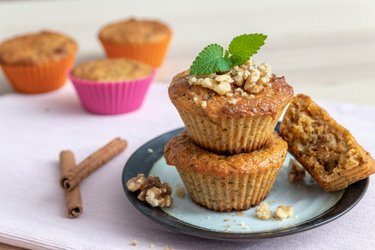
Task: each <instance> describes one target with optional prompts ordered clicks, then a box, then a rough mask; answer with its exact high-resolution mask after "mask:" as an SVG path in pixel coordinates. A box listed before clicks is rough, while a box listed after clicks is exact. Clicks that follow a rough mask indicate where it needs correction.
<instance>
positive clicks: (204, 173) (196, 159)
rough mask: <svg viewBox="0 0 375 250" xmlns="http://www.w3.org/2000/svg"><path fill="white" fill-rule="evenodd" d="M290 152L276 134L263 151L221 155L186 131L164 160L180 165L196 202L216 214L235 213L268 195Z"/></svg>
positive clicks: (169, 145) (166, 151)
mask: <svg viewBox="0 0 375 250" xmlns="http://www.w3.org/2000/svg"><path fill="white" fill-rule="evenodd" d="M287 149H288V146H287V143H286V142H285V141H284V140H282V139H281V137H279V136H278V135H277V134H276V133H274V134H273V135H272V140H270V143H269V144H268V145H267V146H265V147H264V148H263V149H261V150H258V151H253V152H251V153H243V154H237V155H231V156H226V155H217V154H215V153H212V152H209V151H207V150H205V149H203V148H201V147H199V146H198V145H196V144H195V143H194V142H193V141H192V140H191V139H190V138H189V137H188V135H187V133H186V132H183V133H181V134H179V135H177V136H175V137H174V138H172V139H171V140H170V141H169V142H168V143H167V145H166V146H165V149H164V157H165V159H166V161H167V163H168V164H169V165H173V166H176V168H177V170H178V172H179V174H180V176H181V178H182V180H183V182H184V184H185V186H186V188H187V190H188V191H189V194H190V197H191V198H192V200H193V201H194V202H196V203H198V204H200V205H202V206H204V207H206V208H208V209H212V210H215V211H231V210H245V209H248V208H250V207H251V206H255V205H257V204H259V203H260V202H261V201H262V200H263V199H264V198H265V197H266V196H267V194H268V193H269V191H270V190H271V188H272V185H273V183H274V181H275V179H276V176H277V174H278V172H279V170H280V169H281V166H282V164H283V162H284V159H285V157H286V154H287Z"/></svg>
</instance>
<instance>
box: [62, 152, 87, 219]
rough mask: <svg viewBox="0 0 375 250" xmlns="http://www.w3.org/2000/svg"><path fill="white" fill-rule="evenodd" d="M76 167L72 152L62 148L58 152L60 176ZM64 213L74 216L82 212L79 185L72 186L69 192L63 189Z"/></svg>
mask: <svg viewBox="0 0 375 250" xmlns="http://www.w3.org/2000/svg"><path fill="white" fill-rule="evenodd" d="M75 167H76V162H75V159H74V154H73V152H72V151H70V150H64V151H61V153H60V171H61V176H64V175H66V173H68V172H69V171H70V170H71V169H74V168H75ZM65 204H66V213H67V215H68V217H70V218H76V217H78V216H79V215H80V214H81V213H82V199H81V191H80V189H79V186H76V187H75V188H73V189H72V190H71V191H70V192H68V191H65Z"/></svg>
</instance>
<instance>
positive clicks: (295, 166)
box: [288, 159, 306, 183]
mask: <svg viewBox="0 0 375 250" xmlns="http://www.w3.org/2000/svg"><path fill="white" fill-rule="evenodd" d="M305 175H306V170H305V169H304V168H303V167H302V165H301V164H300V163H299V162H298V161H296V160H295V159H291V160H290V161H289V174H288V180H289V182H292V183H293V182H298V181H302V180H303V178H304V177H305Z"/></svg>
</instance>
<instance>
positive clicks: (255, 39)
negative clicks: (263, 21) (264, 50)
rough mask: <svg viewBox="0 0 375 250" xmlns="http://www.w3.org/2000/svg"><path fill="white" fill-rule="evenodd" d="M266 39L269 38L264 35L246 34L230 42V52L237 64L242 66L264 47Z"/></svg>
mask: <svg viewBox="0 0 375 250" xmlns="http://www.w3.org/2000/svg"><path fill="white" fill-rule="evenodd" d="M266 38H267V36H266V35H263V34H245V35H240V36H237V37H235V38H233V40H232V41H231V42H230V44H229V48H228V51H229V53H231V55H232V57H233V58H234V60H235V63H238V62H239V63H240V64H242V63H244V62H246V61H247V60H248V59H249V58H250V57H251V56H252V55H254V54H256V53H257V52H258V50H259V49H260V47H262V46H263V45H264V41H265V40H266ZM236 65H239V64H236ZM233 66H235V65H233Z"/></svg>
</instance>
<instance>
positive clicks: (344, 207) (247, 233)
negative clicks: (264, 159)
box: [122, 128, 369, 241]
mask: <svg viewBox="0 0 375 250" xmlns="http://www.w3.org/2000/svg"><path fill="white" fill-rule="evenodd" d="M183 130H184V129H183V128H181V129H177V130H174V131H171V132H168V133H166V134H163V135H161V136H158V137H156V138H155V139H153V140H151V141H149V142H148V143H146V144H145V145H143V146H142V147H141V148H139V149H138V150H137V151H136V152H135V153H134V154H133V155H132V156H131V157H130V159H129V160H128V162H127V163H126V165H125V168H124V171H123V174H122V183H123V187H124V191H125V194H126V196H127V197H128V199H129V200H130V202H131V203H132V204H133V205H134V207H135V208H137V209H138V210H139V211H140V212H141V213H143V214H144V215H146V216H147V217H149V218H151V219H152V220H154V221H156V222H158V223H159V224H161V225H164V226H166V227H168V228H170V229H172V230H176V231H179V232H181V233H185V234H188V235H192V236H197V237H203V238H209V239H220V240H236V241H238V240H252V239H260V238H272V237H279V236H283V235H289V234H294V233H298V232H302V231H306V230H309V229H312V228H315V227H318V226H321V225H323V224H325V223H328V222H330V221H333V220H335V219H337V218H339V217H340V216H342V215H343V214H345V213H346V212H347V211H349V210H350V209H351V208H353V207H354V206H355V205H356V204H357V203H358V202H359V201H360V200H361V198H362V197H363V195H364V194H365V192H366V190H367V186H368V183H369V179H368V178H367V179H365V180H362V181H359V182H357V183H355V184H353V185H351V186H349V187H348V188H346V189H345V190H342V191H339V192H333V193H325V192H323V191H322V190H321V189H320V188H319V187H318V186H317V185H316V184H315V183H314V181H312V179H311V177H310V176H306V177H305V179H304V181H303V182H300V183H289V182H288V169H287V165H288V161H289V159H290V158H291V156H290V155H288V156H287V159H286V161H285V163H284V166H283V168H282V170H281V171H280V174H279V175H278V177H277V179H276V182H275V184H274V186H273V188H272V190H271V192H270V193H269V195H268V196H267V198H266V199H265V201H266V202H268V203H269V204H270V207H271V209H272V210H273V211H274V210H275V209H276V207H277V206H279V205H292V206H293V208H294V216H293V217H292V218H289V219H286V220H283V221H280V220H275V219H271V220H268V221H262V220H259V219H257V218H256V217H255V208H251V209H249V210H247V211H244V212H241V213H236V212H231V213H227V212H224V213H219V212H214V211H211V210H208V209H205V208H203V207H201V206H199V205H197V204H195V203H194V202H193V201H191V199H190V198H189V196H188V195H185V197H184V198H180V197H177V196H176V195H175V193H173V198H174V205H173V207H171V208H163V209H160V208H152V207H150V206H149V205H147V204H146V203H144V202H141V201H139V200H138V199H137V195H136V194H134V193H132V192H129V191H128V189H127V188H126V182H127V181H128V180H129V179H130V178H132V177H134V176H136V175H137V174H138V173H144V174H145V175H156V176H159V177H160V179H161V180H162V181H163V182H164V181H166V182H169V183H170V184H171V185H172V187H173V189H174V190H175V189H176V186H182V187H183V183H182V180H181V179H180V176H179V175H178V173H177V171H176V169H175V168H174V167H173V166H168V165H167V164H166V163H165V159H164V157H163V149H164V145H165V143H166V142H167V141H168V140H169V139H170V138H171V137H173V136H174V135H176V134H178V133H180V132H181V131H183Z"/></svg>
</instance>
